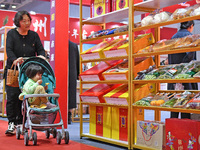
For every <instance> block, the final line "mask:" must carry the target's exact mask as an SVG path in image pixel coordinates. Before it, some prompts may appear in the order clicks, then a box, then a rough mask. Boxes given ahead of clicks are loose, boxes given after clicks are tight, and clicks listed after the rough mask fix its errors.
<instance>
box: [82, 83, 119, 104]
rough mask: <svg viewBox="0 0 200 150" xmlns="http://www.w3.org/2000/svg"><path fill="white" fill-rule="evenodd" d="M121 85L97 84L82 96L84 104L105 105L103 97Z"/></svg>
mask: <svg viewBox="0 0 200 150" xmlns="http://www.w3.org/2000/svg"><path fill="white" fill-rule="evenodd" d="M120 85H121V84H109V85H108V84H97V85H96V86H94V87H92V88H91V89H89V90H87V91H85V92H84V93H82V94H80V98H81V101H82V102H90V103H105V100H104V98H103V96H104V95H105V94H107V93H108V92H110V91H112V90H113V89H115V88H117V87H118V86H120Z"/></svg>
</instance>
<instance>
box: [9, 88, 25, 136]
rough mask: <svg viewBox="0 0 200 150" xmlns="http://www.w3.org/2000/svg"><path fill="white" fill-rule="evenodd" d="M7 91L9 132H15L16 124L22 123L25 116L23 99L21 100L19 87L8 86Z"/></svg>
mask: <svg viewBox="0 0 200 150" xmlns="http://www.w3.org/2000/svg"><path fill="white" fill-rule="evenodd" d="M6 93H7V104H6V112H7V118H8V130H7V131H6V134H7V133H12V132H14V129H15V125H17V124H22V120H23V116H22V113H21V105H22V101H20V100H19V98H18V96H19V94H20V93H21V91H20V89H19V88H18V87H10V86H6Z"/></svg>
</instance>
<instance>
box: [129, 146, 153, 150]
mask: <svg viewBox="0 0 200 150" xmlns="http://www.w3.org/2000/svg"><path fill="white" fill-rule="evenodd" d="M133 148H137V149H145V150H155V148H149V147H146V146H142V145H133Z"/></svg>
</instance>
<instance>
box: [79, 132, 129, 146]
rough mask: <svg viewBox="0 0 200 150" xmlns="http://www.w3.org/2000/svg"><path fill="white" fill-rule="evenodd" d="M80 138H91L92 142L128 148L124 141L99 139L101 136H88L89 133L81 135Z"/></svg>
mask: <svg viewBox="0 0 200 150" xmlns="http://www.w3.org/2000/svg"><path fill="white" fill-rule="evenodd" d="M81 137H88V138H91V139H94V140H98V141H102V142H107V143H111V144H115V145H119V146H123V147H128V142H126V141H121V140H115V139H111V138H106V137H101V136H98V135H92V134H89V133H82V134H81Z"/></svg>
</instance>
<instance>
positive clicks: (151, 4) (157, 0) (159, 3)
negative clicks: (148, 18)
mask: <svg viewBox="0 0 200 150" xmlns="http://www.w3.org/2000/svg"><path fill="white" fill-rule="evenodd" d="M182 2H185V0H148V1H144V2H141V3H137V4H135V5H134V6H136V7H137V9H138V8H139V7H141V8H143V9H144V8H145V9H146V10H149V9H159V8H163V7H167V6H171V5H175V4H179V3H182ZM137 9H136V10H137ZM144 13H146V12H143V11H135V12H134V16H137V15H141V14H144ZM128 15H129V8H124V9H120V10H117V11H113V12H110V13H106V14H104V15H100V16H97V17H93V18H89V19H87V20H84V21H83V24H93V23H108V22H116V21H120V20H122V19H124V18H128Z"/></svg>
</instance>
